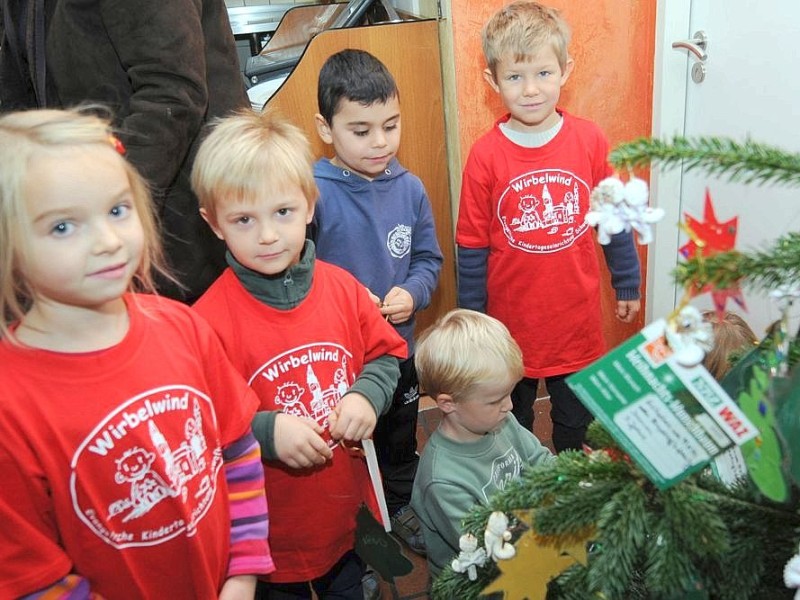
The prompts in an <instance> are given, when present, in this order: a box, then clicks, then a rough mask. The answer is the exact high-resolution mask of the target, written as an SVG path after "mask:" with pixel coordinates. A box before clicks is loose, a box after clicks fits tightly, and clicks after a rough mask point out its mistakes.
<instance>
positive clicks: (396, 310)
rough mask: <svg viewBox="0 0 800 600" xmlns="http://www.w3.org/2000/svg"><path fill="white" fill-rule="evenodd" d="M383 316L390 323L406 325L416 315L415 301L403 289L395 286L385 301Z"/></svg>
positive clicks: (382, 310)
mask: <svg viewBox="0 0 800 600" xmlns="http://www.w3.org/2000/svg"><path fill="white" fill-rule="evenodd" d="M381 314H382V315H383V316H384V317H386V320H387V321H389V323H393V324H395V325H397V324H399V323H405V322H406V321H408V320H409V319H410V318H411V315H413V314H414V299H413V298H412V297H411V294H409V293H408V292H407V291H405V290H404V289H403V288H400V287H397V286H395V287H393V288H392V289H390V290H389V293H388V294H386V297H385V298H384V299H383V305H382V306H381Z"/></svg>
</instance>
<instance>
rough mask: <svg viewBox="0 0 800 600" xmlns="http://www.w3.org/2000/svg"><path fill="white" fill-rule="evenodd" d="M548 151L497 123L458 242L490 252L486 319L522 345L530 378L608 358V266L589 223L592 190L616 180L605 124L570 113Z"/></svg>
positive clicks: (480, 150)
mask: <svg viewBox="0 0 800 600" xmlns="http://www.w3.org/2000/svg"><path fill="white" fill-rule="evenodd" d="M562 114H563V115H564V122H563V125H562V128H561V130H560V131H559V133H558V134H557V135H556V137H555V138H553V139H552V140H551V141H550V142H548V143H547V144H545V145H544V146H542V147H540V148H525V147H523V146H519V145H517V144H515V143H514V142H512V141H511V140H509V139H508V138H507V137H506V136H505V135H503V133H502V132H501V131H500V127H499V124H500V123H501V122H504V121H506V120H507V119H508V117H507V116H506V117H504V118H503V119H500V120H499V121H498V122H497V123H496V124H495V126H494V127H493V128H492V129H491V131H489V132H488V133H486V134H485V135H484V136H482V137H481V138H480V139H479V140H478V141H477V142H475V144H474V145H473V146H472V149H471V151H470V155H469V158H468V159H467V164H466V166H465V168H464V177H463V183H462V188H461V200H460V206H459V212H458V223H457V227H456V242H457V243H458V244H459V245H460V246H463V247H465V248H488V249H489V258H488V264H487V284H486V287H487V304H486V312H487V313H488V314H490V315H492V316H493V317H496V318H497V319H499V320H500V321H502V322H503V323H504V324H505V325H506V326H507V327H508V329H509V331H510V332H511V335H512V336H513V337H514V339H515V340H516V341H517V343H518V344H519V345H520V347H521V348H522V354H523V358H524V362H525V375H526V376H527V377H548V376H551V375H561V374H564V373H572V372H574V371H578V370H580V369H582V368H583V367H585V366H586V365H588V364H589V363H591V362H592V361H594V360H596V359H597V358H599V357H600V356H602V355H603V353H604V352H605V341H604V339H603V332H602V321H601V315H600V268H599V263H598V258H597V253H596V249H595V242H594V236H593V235H592V232H591V230H590V227H589V226H588V225H587V224H586V223H585V217H586V213H587V211H588V210H589V195H590V194H591V191H592V189H593V188H594V187H595V186H596V185H597V183H599V182H600V181H601V180H602V179H604V178H605V177H608V176H609V175H610V174H611V167H610V166H609V164H608V162H607V156H608V142H607V140H606V138H605V136H604V135H603V133H602V131H601V130H600V128H599V127H597V125H595V124H594V123H592V122H590V121H586V120H584V119H579V118H577V117H573V116H571V115H569V114H567V113H562Z"/></svg>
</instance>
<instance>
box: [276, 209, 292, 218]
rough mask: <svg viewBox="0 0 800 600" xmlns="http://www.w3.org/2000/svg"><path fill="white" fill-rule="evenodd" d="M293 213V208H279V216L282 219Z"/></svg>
mask: <svg viewBox="0 0 800 600" xmlns="http://www.w3.org/2000/svg"><path fill="white" fill-rule="evenodd" d="M291 212H292V209H291V208H279V209H278V210H277V213H278V216H281V217H285V216H286V215H289V214H291Z"/></svg>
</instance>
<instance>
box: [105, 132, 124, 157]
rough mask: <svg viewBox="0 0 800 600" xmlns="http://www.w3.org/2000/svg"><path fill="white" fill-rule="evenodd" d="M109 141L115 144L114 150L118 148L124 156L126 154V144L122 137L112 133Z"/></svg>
mask: <svg viewBox="0 0 800 600" xmlns="http://www.w3.org/2000/svg"><path fill="white" fill-rule="evenodd" d="M108 141H109V142H111V145H112V146H114V150H116V151H117V152H118V153H119V154H121V155H122V156H125V145H124V144H123V143H122V142H121V141H120V139H119V138H118V137H117V136H115V135H113V134H111V135H109V136H108Z"/></svg>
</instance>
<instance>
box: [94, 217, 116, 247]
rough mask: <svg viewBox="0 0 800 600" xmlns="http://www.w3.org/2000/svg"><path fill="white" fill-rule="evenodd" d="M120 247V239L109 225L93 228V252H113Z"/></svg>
mask: <svg viewBox="0 0 800 600" xmlns="http://www.w3.org/2000/svg"><path fill="white" fill-rule="evenodd" d="M121 246H122V239H121V238H120V236H119V232H118V231H117V230H116V228H115V227H114V226H113V225H111V224H109V223H102V224H100V225H97V227H96V228H95V251H96V252H98V253H102V252H114V251H115V250H118V249H119V248H120V247H121Z"/></svg>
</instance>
